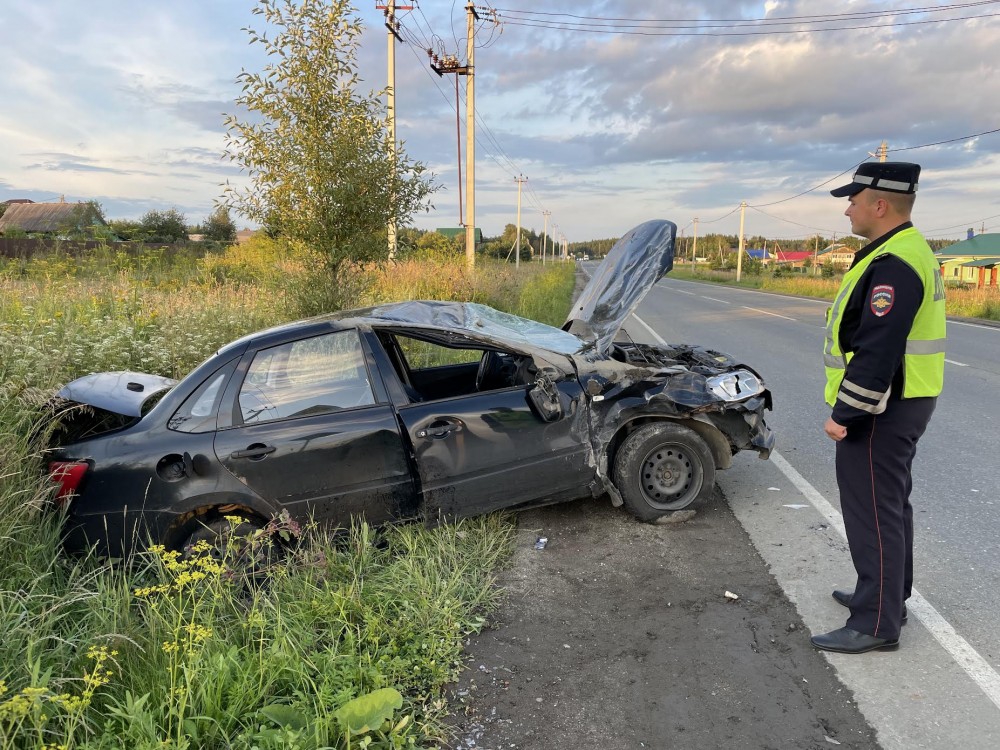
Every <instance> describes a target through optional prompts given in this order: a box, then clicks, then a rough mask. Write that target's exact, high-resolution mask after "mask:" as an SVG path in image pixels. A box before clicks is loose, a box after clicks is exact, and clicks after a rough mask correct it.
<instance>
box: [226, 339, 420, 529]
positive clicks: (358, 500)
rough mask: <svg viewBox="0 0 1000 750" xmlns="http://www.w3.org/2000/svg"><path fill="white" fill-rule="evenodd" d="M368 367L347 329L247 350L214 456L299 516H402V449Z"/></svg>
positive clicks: (411, 497) (407, 477) (407, 502)
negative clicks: (230, 421)
mask: <svg viewBox="0 0 1000 750" xmlns="http://www.w3.org/2000/svg"><path fill="white" fill-rule="evenodd" d="M370 367H371V363H370V362H369V360H368V358H367V357H366V352H365V350H364V348H363V346H362V343H361V339H360V337H359V335H358V332H357V331H356V330H353V329H350V330H344V331H335V332H324V333H322V334H320V335H316V336H311V337H308V338H300V339H296V340H292V341H287V342H285V343H281V344H277V345H274V346H269V347H267V348H262V349H256V350H251V351H249V352H248V353H247V354H246V355H244V360H243V362H241V367H240V369H239V371H238V373H237V376H238V377H239V375H240V373H243V375H242V378H241V380H240V381H239V388H238V390H237V389H236V388H232V389H230V394H229V395H231V396H232V399H233V400H232V403H231V407H232V409H233V423H234V424H233V426H232V427H229V428H228V429H222V430H220V431H219V432H218V433H217V436H216V439H215V451H216V455H217V456H218V457H219V460H220V461H221V462H222V464H223V465H224V466H225V467H226V468H227V469H228V470H229V471H230V472H231V473H232V474H233V475H234V476H235V477H237V478H238V479H239V480H240V481H241V482H243V483H244V484H245V485H247V486H248V487H249V488H250V489H251V490H253V491H254V492H256V493H257V494H258V495H260V496H261V497H263V498H265V499H266V500H268V501H270V502H272V503H273V504H275V505H277V506H279V507H284V508H287V509H288V510H289V511H290V512H291V514H292V515H293V516H294V517H295V518H297V519H300V520H305V519H309V518H312V519H315V520H317V521H326V522H331V523H333V524H335V525H339V526H346V525H348V524H349V523H350V520H351V517H352V516H364V517H365V518H366V519H367V520H369V521H370V522H372V523H378V522H381V521H385V520H389V519H395V518H400V517H406V516H412V515H413V514H414V513H415V511H416V491H415V486H414V482H413V478H412V476H411V474H410V464H409V461H408V459H407V451H405V450H404V447H403V441H402V436H401V434H400V431H399V426H398V423H397V421H396V417H395V414H394V412H393V408H392V405H391V404H389V403H388V402H386V401H385V400H384V398H382V397H381V396H377V395H376V390H375V389H373V388H372V377H371V373H370V369H369V368H370ZM379 398H382V402H381V403H380V402H379Z"/></svg>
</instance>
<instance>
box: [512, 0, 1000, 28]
mask: <svg viewBox="0 0 1000 750" xmlns="http://www.w3.org/2000/svg"><path fill="white" fill-rule="evenodd" d="M996 2H998V0H981V1H980V2H974V3H961V4H952V5H945V6H930V7H925V8H918V9H909V10H885V11H881V12H880V11H868V12H864V13H862V12H858V13H854V14H849V13H845V14H832V15H829V16H826V17H823V16H788V17H775V18H762V19H720V20H718V21H691V20H689V19H684V20H680V19H673V20H657V19H637V18H602V17H600V16H577V15H573V14H570V13H543V12H539V11H525V10H520V9H503V8H498V9H497V11H498V12H501V13H511V14H516V15H514V16H513V17H511V18H505V19H504V23H507V24H510V25H511V26H524V27H527V28H538V29H550V30H556V31H583V32H588V33H596V34H624V35H636V36H768V35H778V34H811V33H817V32H825V31H859V30H865V29H881V28H887V27H891V28H896V27H900V26H919V25H926V24H935V23H949V22H952V21H968V20H974V19H979V18H992V17H995V16H1000V13H980V14H975V15H967V16H958V17H955V18H928V19H922V20H917V21H894V20H893V21H892V22H891V23H883V24H871V25H851V26H830V27H822V26H819V27H817V28H795V29H774V28H773V27H776V26H791V25H796V26H802V25H803V24H825V23H839V22H845V21H867V20H873V19H875V18H884V17H889V18H894V17H896V16H905V15H911V14H914V13H924V14H926V13H941V12H949V11H955V10H962V9H966V8H972V7H977V6H984V5H994V4H996ZM546 16H547V17H546ZM548 17H559V18H570V19H580V20H569V21H564V20H551V19H550V18H548ZM809 19H813V20H809ZM595 21H596V22H595ZM747 28H756V29H764V30H756V31H737V30H735V29H747ZM727 29H729V30H727ZM716 30H719V31H716Z"/></svg>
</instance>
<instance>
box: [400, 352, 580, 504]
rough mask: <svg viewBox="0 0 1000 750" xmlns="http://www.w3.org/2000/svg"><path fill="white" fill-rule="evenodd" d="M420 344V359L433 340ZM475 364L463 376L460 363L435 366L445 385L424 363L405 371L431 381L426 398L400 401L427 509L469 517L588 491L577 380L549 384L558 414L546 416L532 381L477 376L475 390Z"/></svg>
mask: <svg viewBox="0 0 1000 750" xmlns="http://www.w3.org/2000/svg"><path fill="white" fill-rule="evenodd" d="M399 338H402V337H399V336H397V339H399ZM421 344H422V348H423V349H424V350H425V351H424V354H425V357H426V349H427V348H428V347H432V346H433V345H431V344H428V343H427V342H421ZM407 348H408V347H407V346H406V345H404V346H403V347H402V349H403V350H406V349H407ZM451 351H454V350H453V349H452V350H451ZM474 354H476V355H479V356H483V357H486V356H488V355H487V354H483V353H481V352H474ZM494 354H496V352H494ZM501 354H502V355H503V356H511V355H510V354H509V353H501ZM429 359H430V361H432V362H433V360H434V357H433V356H431V357H430V358H429ZM444 359H445V361H446V362H448V361H449V360H448V358H447V357H445V358H444ZM451 361H452V362H453V361H454V360H451ZM477 365H478V362H474V363H472V365H471V367H470V368H466V369H465V370H464V374H463V370H462V367H461V366H460V365H455V364H449V363H446V364H438V365H437V367H439V368H441V370H442V371H443V372H445V373H448V374H450V376H451V377H452V378H454V379H453V381H452V383H451V384H450V386H448V384H447V381H446V380H445V378H435V377H433V376H434V373H429V372H426V371H423V372H421V371H420V370H423V369H424V368H414V370H413V371H411V372H409V373H408V374H407V376H406V377H407V380H408V381H410V382H411V383H416V384H421V383H429V382H434V384H435V385H434V391H433V393H432V394H431V397H430V398H423V400H411V402H410V403H407V404H401V405H400V406H399V407H398V411H399V416H400V419H401V420H402V422H403V425H404V427H405V430H406V433H407V436H408V437H409V440H410V442H411V444H412V445H413V456H414V460H415V462H416V466H417V472H418V474H419V478H420V490H421V500H422V505H423V509H424V513H425V515H428V516H434V515H437V514H441V515H443V516H445V517H459V516H469V515H476V514H480V513H486V512H490V511H493V510H497V509H500V508H515V507H519V506H527V505H535V504H539V503H543V502H547V501H552V502H555V501H559V500H565V499H571V498H576V497H581V496H584V495H586V494H588V486H589V484H590V482H591V480H592V479H593V477H594V470H593V468H592V461H590V455H591V450H590V445H589V439H588V435H589V432H588V425H587V419H586V415H585V413H584V409H585V406H584V405H583V404H584V399H583V393H582V389H581V388H580V386H579V383H578V382H577V381H576V379H575V378H570V379H566V380H563V381H560V382H558V383H555V384H552V385H553V386H554V388H555V392H554V393H553V396H552V397H553V398H556V399H558V401H559V403H560V409H559V411H560V414H559V416H558V417H557V418H555V419H552V420H551V421H546V419H544V418H543V417H542V416H541V415H540V414H539V412H538V410H537V409H536V408H535V407H534V406H533V405H532V399H531V397H530V392H531V390H532V389H533V388H536V387H537V386H535V385H534V383H525V382H518V381H517V379H516V378H513V379H511V380H504V379H500V380H496V381H493V382H489V383H483V382H480V387H481V389H479V390H477V388H476V381H477V377H476V373H477ZM430 367H431V368H433V367H434V365H430ZM478 380H480V381H481V380H482V379H481V378H479V379H478ZM465 381H468V382H465Z"/></svg>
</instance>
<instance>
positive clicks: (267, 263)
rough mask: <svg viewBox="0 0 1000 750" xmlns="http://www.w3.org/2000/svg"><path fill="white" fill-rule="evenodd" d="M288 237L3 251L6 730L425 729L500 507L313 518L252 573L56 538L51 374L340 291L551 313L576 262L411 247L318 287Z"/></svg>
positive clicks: (68, 375) (229, 332) (159, 368)
mask: <svg viewBox="0 0 1000 750" xmlns="http://www.w3.org/2000/svg"><path fill="white" fill-rule="evenodd" d="M286 250H287V249H282V248H276V247H273V246H268V245H266V244H265V245H262V246H257V247H254V246H251V247H250V248H242V249H240V248H233V249H231V250H230V251H227V252H225V253H222V254H218V255H209V256H205V257H204V258H190V259H188V260H187V261H184V262H181V261H179V260H178V259H177V257H176V256H170V257H168V256H167V255H163V256H155V255H149V256H146V257H144V258H140V259H136V258H134V257H131V256H124V255H121V254H119V253H117V252H114V251H113V249H108V250H106V251H104V250H102V251H101V252H99V253H97V254H95V255H94V257H91V258H85V259H79V258H68V257H60V256H58V255H52V256H49V257H48V258H43V259H37V260H36V261H31V262H28V263H24V262H10V263H5V264H4V265H2V266H0V467H2V468H0V632H3V634H4V637H3V638H2V639H0V747H3V748H8V747H9V748H32V749H34V748H41V747H65V748H67V749H69V748H77V747H79V748H83V747H86V748H120V747H129V748H150V749H152V748H163V747H172V748H185V747H186V748H220V749H221V748H247V750H249V749H250V748H320V747H338V748H339V747H347V746H348V745H349V743H353V744H352V745H351V746H354V747H358V746H367V747H370V748H378V749H383V748H384V749H385V750H389V749H390V748H393V749H395V748H401V747H429V746H432V745H435V744H437V743H438V742H439V741H440V740H441V731H442V730H441V726H440V723H439V720H440V718H441V716H442V714H443V712H445V711H446V710H447V706H446V704H445V702H444V700H443V698H442V695H443V685H444V684H445V683H447V682H448V681H450V680H452V679H454V677H455V674H456V672H457V670H458V669H459V666H460V654H461V648H462V643H463V641H464V639H465V638H466V637H467V636H468V634H469V633H472V632H475V631H476V630H478V629H479V628H480V627H482V625H483V622H484V620H483V617H484V616H485V614H486V613H487V612H488V611H489V610H490V608H491V607H493V606H495V603H496V596H497V591H496V589H495V587H494V585H493V578H492V576H493V573H492V571H493V570H494V569H495V567H496V566H497V565H498V563H499V562H500V561H501V560H502V559H503V558H504V557H505V555H506V554H507V550H508V547H509V543H510V538H511V529H512V527H511V525H510V523H509V522H508V521H505V520H504V519H502V518H500V517H497V516H492V517H487V518H481V519H476V520H474V521H468V522H464V523H461V524H455V525H449V526H444V527H441V528H438V529H433V530H428V529H425V528H423V527H419V526H403V527H399V528H391V529H388V530H385V531H384V532H378V533H377V532H375V531H374V530H372V529H370V528H368V527H365V526H363V525H359V526H357V527H355V528H354V529H352V530H351V531H350V532H348V533H346V534H342V535H340V536H334V535H332V534H331V532H328V531H323V530H319V529H316V530H311V531H310V532H309V533H308V534H307V536H306V538H305V539H304V541H303V542H302V544H301V545H300V546H299V547H298V548H295V549H293V550H292V551H291V553H290V554H289V555H288V556H287V557H286V558H285V559H284V560H283V561H281V562H279V563H275V564H274V565H273V566H272V567H271V568H269V569H268V570H267V572H266V573H265V574H261V575H258V577H257V578H255V579H253V580H248V579H247V578H246V577H245V575H244V573H245V571H244V570H241V569H240V568H239V566H235V565H233V564H231V563H225V562H223V563H222V564H220V565H213V564H211V563H209V562H207V561H206V562H203V561H200V559H195V560H185V559H181V558H177V557H175V556H171V555H168V554H166V552H165V551H164V550H158V551H154V552H153V553H150V554H149V555H148V556H146V557H144V558H140V559H136V560H133V561H131V562H130V563H129V564H127V565H125V564H121V563H117V562H115V561H106V560H96V559H91V558H82V559H71V558H67V557H65V556H63V555H62V553H61V552H60V548H59V534H60V524H59V520H60V519H59V516H58V514H57V513H56V512H54V511H53V510H52V507H51V505H50V496H51V492H52V490H51V488H50V487H49V486H48V485H47V483H46V482H45V481H44V480H43V479H42V460H41V456H39V455H38V454H37V452H36V448H35V446H34V445H33V444H32V441H31V439H30V436H31V435H32V434H33V433H34V432H35V431H36V429H38V427H39V425H37V424H36V420H37V419H38V414H39V410H38V404H39V403H41V402H42V401H44V400H45V398H46V397H47V395H48V394H49V393H51V391H52V388H54V387H55V386H56V385H58V384H59V383H62V382H65V381H67V380H69V379H72V378H75V377H78V376H79V375H82V374H85V373H87V372H90V371H101V370H119V369H136V370H145V371H149V372H154V373H158V374H162V375H168V376H174V377H180V376H182V375H183V374H185V373H186V372H187V371H188V370H190V369H191V368H192V367H193V366H195V365H196V364H197V363H198V362H200V361H201V360H203V359H204V358H205V357H207V356H208V355H210V354H211V352H212V351H213V350H215V349H216V348H218V347H219V346H221V345H223V344H225V343H227V342H228V341H230V340H232V339H233V338H236V337H237V336H240V335H243V334H245V333H247V332H250V331H253V330H257V329H259V328H261V327H264V326H267V325H271V324H275V323H279V322H282V321H284V320H288V319H291V318H294V317H298V316H299V315H300V314H301V313H302V312H303V311H304V310H307V309H310V308H312V309H314V310H315V311H317V312H319V311H324V312H325V311H327V309H329V308H327V307H326V305H328V304H337V303H339V302H343V301H345V300H350V301H351V302H352V304H378V303H381V302H387V301H395V300H404V299H410V298H415V297H422V298H430V299H464V300H472V301H478V302H483V303H486V304H492V305H493V306H496V307H499V308H502V309H506V310H509V311H511V312H516V313H520V314H522V315H526V316H528V317H534V318H540V319H543V320H547V321H548V322H552V323H556V324H558V323H561V321H562V319H563V318H564V317H565V315H566V311H567V310H568V307H569V294H570V291H571V289H572V280H573V267H572V265H571V264H564V265H559V264H554V265H552V266H548V267H546V268H544V269H542V268H541V267H528V268H523V269H522V270H521V272H520V273H519V274H518V273H514V270H513V269H512V268H511V267H509V266H505V265H503V264H496V265H492V264H486V263H484V264H482V265H481V267H480V268H478V269H477V270H476V271H475V272H474V273H470V272H469V271H467V270H466V269H465V268H464V264H463V263H462V262H452V261H450V260H447V259H445V260H438V261H437V262H434V263H424V264H423V266H422V267H421V265H420V264H419V263H416V262H415V261H406V262H401V263H398V264H395V265H392V266H388V267H386V268H383V269H353V271H355V273H352V274H351V275H350V276H349V278H348V279H347V281H345V282H344V283H343V284H340V283H339V282H338V283H337V284H336V290H335V293H333V294H325V293H324V294H316V293H314V290H315V289H323V287H322V284H324V283H325V284H327V285H330V284H331V281H330V280H329V279H326V280H325V281H324V280H323V278H322V276H321V275H320V274H319V273H318V272H317V268H319V266H317V265H315V264H314V263H313V262H312V261H311V260H310V257H309V255H308V254H307V253H303V254H299V255H295V254H293V253H290V252H286ZM317 262H318V261H317ZM310 279H312V280H314V281H315V282H316V284H317V286H316V287H314V288H313V291H310V287H308V286H306V285H305V284H304V282H305V281H307V280H310ZM359 280H360V281H359ZM303 289H305V291H303ZM331 301H332V302H331ZM365 727H367V728H366V729H365ZM352 732H356V733H354V734H352Z"/></svg>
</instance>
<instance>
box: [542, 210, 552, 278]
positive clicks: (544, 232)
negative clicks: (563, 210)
mask: <svg viewBox="0 0 1000 750" xmlns="http://www.w3.org/2000/svg"><path fill="white" fill-rule="evenodd" d="M551 215H552V212H551V211H542V216H544V217H545V224H544V226H543V229H542V265H543V266H544V265H545V246H546V244H548V241H549V217H550V216H551Z"/></svg>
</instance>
